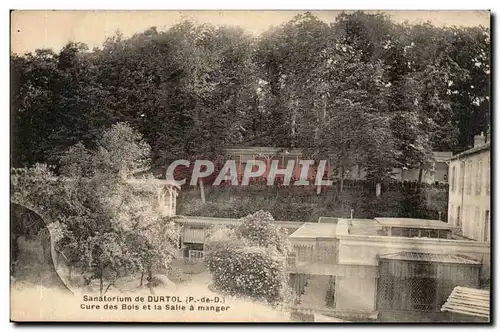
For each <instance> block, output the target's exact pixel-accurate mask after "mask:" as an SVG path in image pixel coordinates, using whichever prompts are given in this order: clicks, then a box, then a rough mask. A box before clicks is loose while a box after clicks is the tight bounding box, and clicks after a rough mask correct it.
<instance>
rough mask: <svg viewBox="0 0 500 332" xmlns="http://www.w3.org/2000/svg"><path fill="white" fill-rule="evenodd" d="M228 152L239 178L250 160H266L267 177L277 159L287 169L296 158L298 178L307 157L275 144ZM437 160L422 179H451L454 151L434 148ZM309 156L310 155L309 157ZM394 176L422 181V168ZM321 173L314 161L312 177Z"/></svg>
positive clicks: (352, 174)
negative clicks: (318, 171)
mask: <svg viewBox="0 0 500 332" xmlns="http://www.w3.org/2000/svg"><path fill="white" fill-rule="evenodd" d="M226 153H227V156H228V157H229V158H231V159H232V160H235V162H236V170H237V173H238V178H239V180H241V178H242V177H243V172H244V170H245V166H246V163H247V162H248V161H249V160H262V161H264V162H265V164H266V165H267V168H266V171H265V172H264V174H263V175H262V176H261V177H262V178H267V176H268V175H269V169H270V165H271V163H272V162H273V161H274V160H277V161H278V168H279V169H284V168H286V166H287V163H288V161H290V160H293V161H295V166H294V169H293V173H292V174H293V178H295V179H298V178H299V177H300V174H301V170H302V166H301V165H300V164H299V161H300V160H303V159H304V158H305V157H304V156H303V152H302V151H301V150H300V149H286V148H273V147H246V148H234V149H227V150H226ZM433 157H434V162H433V165H432V167H431V168H430V169H429V170H425V171H423V174H422V182H425V183H429V184H430V183H436V182H438V183H447V182H448V165H447V160H448V159H449V158H450V157H452V153H451V152H440V151H436V152H433ZM306 159H307V158H306ZM326 160H327V167H326V170H325V174H324V176H327V177H329V178H330V179H333V178H334V177H335V174H336V173H337V172H336V170H335V169H334V168H335V167H334V166H335V165H332V164H331V162H330V159H329V158H326ZM392 173H393V175H392V178H393V179H394V180H396V181H418V180H419V173H420V170H419V169H418V168H416V167H414V168H407V169H401V168H395V169H393V171H392ZM316 175H317V164H315V165H312V166H311V167H310V168H309V172H308V174H307V179H308V180H314V179H315V177H316ZM280 177H281V178H282V177H283V176H282V175H278V176H277V178H280ZM345 178H346V179H351V180H364V179H366V172H365V171H364V170H363V169H360V168H359V167H358V166H354V167H353V168H352V169H351V170H349V171H348V172H346V175H345Z"/></svg>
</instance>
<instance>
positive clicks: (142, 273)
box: [139, 270, 144, 287]
mask: <svg viewBox="0 0 500 332" xmlns="http://www.w3.org/2000/svg"><path fill="white" fill-rule="evenodd" d="M143 282H144V270H143V271H142V272H141V284H140V285H139V286H140V287H142V285H143Z"/></svg>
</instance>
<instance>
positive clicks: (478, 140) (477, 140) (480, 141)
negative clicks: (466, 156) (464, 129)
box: [474, 132, 485, 147]
mask: <svg viewBox="0 0 500 332" xmlns="http://www.w3.org/2000/svg"><path fill="white" fill-rule="evenodd" d="M484 139H485V137H484V134H483V132H481V135H476V136H474V147H478V146H481V145H483V144H484V143H485V141H484Z"/></svg>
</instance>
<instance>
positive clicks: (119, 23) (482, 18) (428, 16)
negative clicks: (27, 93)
mask: <svg viewBox="0 0 500 332" xmlns="http://www.w3.org/2000/svg"><path fill="white" fill-rule="evenodd" d="M298 13H303V11H300V12H299V11H270V10H268V11H159V10H158V11H83V10H81V11H13V12H12V13H11V52H13V53H17V54H23V53H25V52H32V51H34V50H35V49H37V48H51V49H53V50H54V51H56V52H58V51H59V50H60V49H61V48H62V47H63V46H64V45H65V44H66V43H68V42H70V41H76V42H83V43H85V44H87V45H88V46H89V48H90V49H92V48H93V47H101V46H102V43H103V42H104V41H105V40H106V38H107V37H111V36H113V35H114V34H115V32H116V31H117V30H119V31H120V32H121V33H123V35H124V36H125V37H130V36H132V35H133V34H135V33H138V32H142V31H144V30H146V29H148V28H150V27H152V26H156V27H157V28H158V30H166V29H168V28H169V27H170V26H172V25H174V24H176V23H179V22H180V21H182V20H184V19H189V20H191V21H194V22H196V23H205V22H208V23H212V24H214V25H239V26H241V27H242V28H244V29H246V30H247V31H248V32H250V33H253V34H255V35H258V34H259V33H261V32H263V31H265V30H266V29H268V28H269V27H271V26H277V25H280V24H282V23H285V22H287V21H289V20H290V19H292V18H293V17H294V16H295V15H296V14H298ZM312 13H313V14H315V15H316V16H317V17H319V18H320V19H321V20H323V21H325V22H334V21H335V17H336V16H337V15H338V14H339V13H340V11H332V10H325V11H312ZM385 13H387V14H389V15H390V16H391V17H392V19H393V20H394V21H395V22H398V23H402V22H405V21H408V22H409V23H422V22H427V21H429V22H430V23H432V24H434V25H436V26H453V25H455V26H479V25H482V26H484V27H489V26H490V12H489V11H465V10H462V11H436V10H435V11H416V10H415V11H385Z"/></svg>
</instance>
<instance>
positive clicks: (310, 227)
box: [290, 222, 337, 238]
mask: <svg viewBox="0 0 500 332" xmlns="http://www.w3.org/2000/svg"><path fill="white" fill-rule="evenodd" d="M336 229H337V224H330V223H317V222H315V223H310V222H306V223H305V224H303V225H302V226H301V227H300V228H299V229H297V230H296V231H295V232H293V233H292V234H291V235H290V238H317V237H321V238H334V237H335V231H336Z"/></svg>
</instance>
